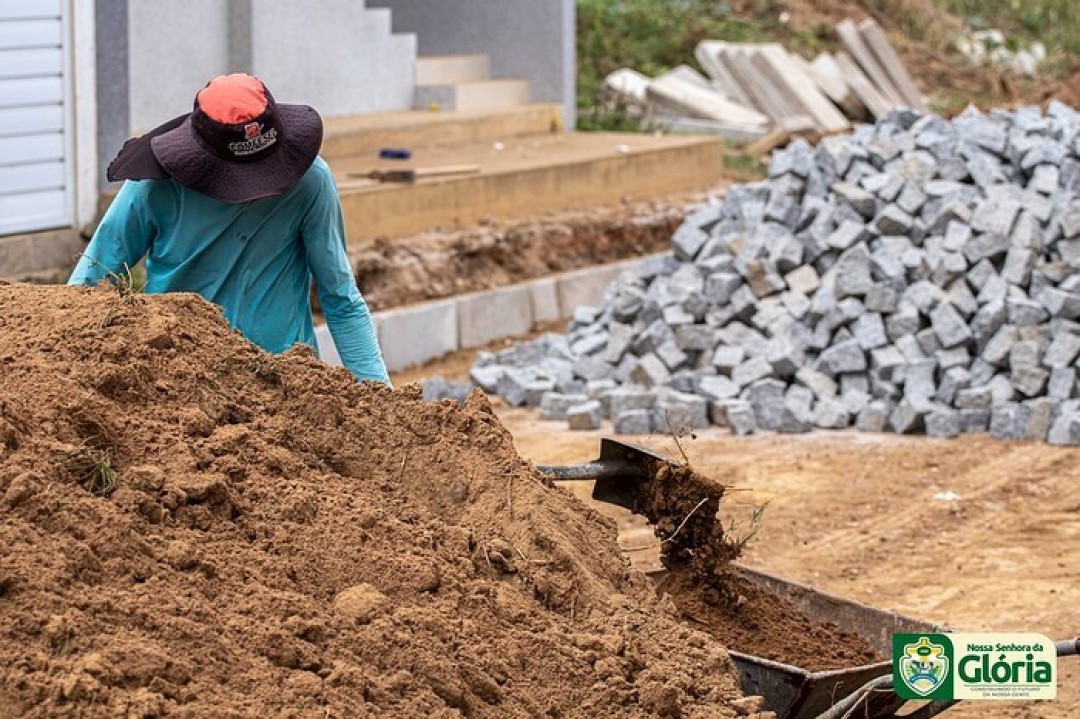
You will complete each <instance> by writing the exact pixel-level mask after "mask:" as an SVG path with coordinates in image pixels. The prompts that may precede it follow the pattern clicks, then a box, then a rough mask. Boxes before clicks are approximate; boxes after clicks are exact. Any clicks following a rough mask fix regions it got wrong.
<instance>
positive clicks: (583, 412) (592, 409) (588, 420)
mask: <svg viewBox="0 0 1080 719" xmlns="http://www.w3.org/2000/svg"><path fill="white" fill-rule="evenodd" d="M603 419H604V413H603V410H602V408H601V407H600V402H598V401H597V400H589V401H588V402H585V403H583V404H579V405H575V406H573V407H571V408H570V409H568V410H566V422H567V424H568V425H569V427H570V429H572V430H593V429H600V423H601V422H602V421H603Z"/></svg>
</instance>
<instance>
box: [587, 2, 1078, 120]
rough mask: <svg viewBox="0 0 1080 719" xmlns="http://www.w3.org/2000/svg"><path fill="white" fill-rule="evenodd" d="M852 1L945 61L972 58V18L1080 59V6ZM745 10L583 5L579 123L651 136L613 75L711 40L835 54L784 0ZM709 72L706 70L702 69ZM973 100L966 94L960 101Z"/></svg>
mask: <svg viewBox="0 0 1080 719" xmlns="http://www.w3.org/2000/svg"><path fill="white" fill-rule="evenodd" d="M931 2H932V3H933V5H932V7H930V8H929V9H928V8H927V6H926V5H924V4H922V3H919V2H913V1H912V0H864V2H863V3H858V2H855V0H852V2H851V7H850V9H849V14H850V16H851V17H853V18H855V19H859V18H861V17H864V16H865V15H866V14H867V12H868V11H869V12H870V13H873V14H875V15H877V16H878V17H881V18H888V22H887V23H886V24H887V25H888V26H889V27H890V28H891V29H892V30H893V31H897V32H899V33H901V34H903V35H905V36H906V37H908V38H909V39H910V40H912V41H914V42H918V43H922V44H925V46H926V47H927V49H928V50H929V51H931V52H933V53H934V54H935V55H937V56H941V57H945V58H951V59H954V60H955V61H956V62H957V63H961V62H963V60H961V59H960V58H959V56H958V55H955V54H954V47H953V43H954V41H955V39H956V31H957V30H958V29H959V28H960V27H961V23H960V22H959V21H958V20H955V19H954V18H959V19H963V20H964V21H965V22H966V24H967V25H968V26H969V27H972V28H976V29H977V28H989V27H997V28H1000V29H1001V30H1002V31H1003V32H1004V33H1005V36H1006V39H1007V44H1009V45H1010V46H1013V47H1015V46H1027V45H1030V44H1031V43H1032V42H1034V41H1036V40H1038V41H1040V42H1042V43H1043V44H1044V45H1045V46H1046V49H1047V53H1048V61H1047V65H1046V67H1047V69H1048V70H1049V71H1050V72H1051V73H1061V72H1064V71H1066V70H1069V69H1071V68H1072V67H1073V66H1074V65H1075V64H1076V63H1077V61H1078V59H1080V0H931ZM747 6H750V7H751V8H752V9H751V10H750V11H745V10H744V11H743V12H740V13H739V14H736V13H735V12H734V11H733V10H732V8H731V6H730V5H729V4H728V3H727V2H725V0H577V23H578V27H577V50H578V111H579V113H578V115H579V120H578V126H579V128H581V129H589V130H597V129H602V130H647V129H648V128H646V127H641V125H640V124H639V123H638V122H637V121H636V120H633V119H631V118H627V116H626V115H625V114H624V113H620V112H619V111H618V108H614V107H612V106H611V105H610V103H609V102H607V101H606V100H605V97H604V92H603V82H604V77H605V76H607V75H608V74H609V73H611V72H613V71H614V70H616V69H618V68H620V67H632V68H634V69H635V70H637V71H639V72H642V73H645V74H646V75H649V76H655V75H658V74H660V73H663V72H665V71H667V70H670V69H671V68H673V67H675V66H676V65H679V64H682V63H686V64H689V65H696V63H695V60H694V48H695V47H696V46H697V44H698V43H699V42H700V41H701V40H704V39H707V38H712V39H717V40H727V41H730V42H757V41H763V40H772V41H776V42H782V43H784V45H785V46H786V47H788V48H789V49H791V50H794V51H796V52H800V53H802V54H803V55H805V56H807V57H810V56H813V55H814V54H816V53H817V52H819V51H821V50H825V49H835V47H836V39H835V37H834V36H833V30H832V27H831V26H830V25H824V24H818V25H816V26H814V27H813V28H811V29H808V30H807V29H802V30H800V29H797V28H795V27H792V26H791V25H786V24H782V23H781V21H780V13H781V11H782V10H783V7H782V6H781V5H780V4H779V3H777V2H776V0H755V2H753V3H752V4H751V3H745V2H744V3H741V5H740V7H743V8H745V7H747ZM699 69H700V68H699ZM936 92H937V93H940V94H941V95H942V98H940V101H939V102H935V103H934V104H935V106H937V107H943V106H951V105H953V104H955V103H952V102H951V97H952V96H953V95H955V94H956V91H955V89H953V88H937V89H936ZM969 99H971V98H970V97H969V98H966V99H964V100H963V102H961V105H962V104H966V102H967V101H968V100H969Z"/></svg>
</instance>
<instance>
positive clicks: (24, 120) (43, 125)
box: [0, 105, 64, 138]
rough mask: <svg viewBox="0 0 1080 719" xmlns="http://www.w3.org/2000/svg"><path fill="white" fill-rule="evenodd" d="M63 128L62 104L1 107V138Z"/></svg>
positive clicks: (55, 130)
mask: <svg viewBox="0 0 1080 719" xmlns="http://www.w3.org/2000/svg"><path fill="white" fill-rule="evenodd" d="M63 129H64V108H63V107H61V106H60V105H37V106H35V107H8V108H3V109H0V138H2V137H10V136H12V135H21V134H37V133H42V132H60V131H61V130H63Z"/></svg>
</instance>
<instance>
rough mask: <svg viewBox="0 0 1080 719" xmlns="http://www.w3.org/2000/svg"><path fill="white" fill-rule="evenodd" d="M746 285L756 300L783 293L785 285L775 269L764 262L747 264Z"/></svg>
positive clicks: (758, 261)
mask: <svg viewBox="0 0 1080 719" xmlns="http://www.w3.org/2000/svg"><path fill="white" fill-rule="evenodd" d="M746 283H747V285H749V286H750V290H751V292H753V293H754V296H755V297H757V298H759V299H760V298H763V297H770V296H772V295H775V294H777V293H778V292H783V291H784V289H785V288H786V287H787V285H786V284H785V283H784V278H783V277H781V276H780V274H779V273H778V272H777V271H776V268H775V267H774V266H772V265H771V264H769V263H768V262H766V261H764V260H754V261H752V262H749V263H747V266H746Z"/></svg>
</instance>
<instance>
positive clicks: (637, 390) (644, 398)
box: [608, 385, 656, 417]
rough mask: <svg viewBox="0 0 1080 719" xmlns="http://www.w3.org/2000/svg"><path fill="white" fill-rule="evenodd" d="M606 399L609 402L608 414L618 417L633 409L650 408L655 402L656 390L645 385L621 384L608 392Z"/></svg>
mask: <svg viewBox="0 0 1080 719" xmlns="http://www.w3.org/2000/svg"><path fill="white" fill-rule="evenodd" d="M608 401H609V402H610V404H611V411H610V415H611V416H612V417H618V416H619V415H620V414H623V413H624V412H629V411H631V410H635V409H645V410H647V409H652V407H653V406H654V405H655V404H656V392H655V391H654V390H650V389H647V388H645V387H635V386H634V385H623V386H622V387H619V388H618V389H616V390H613V391H612V392H611V393H609V395H608Z"/></svg>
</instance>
